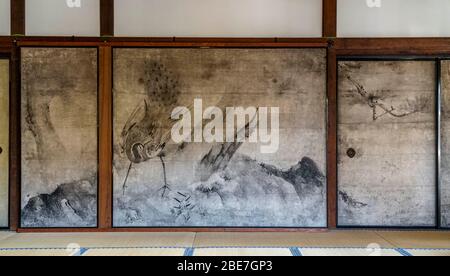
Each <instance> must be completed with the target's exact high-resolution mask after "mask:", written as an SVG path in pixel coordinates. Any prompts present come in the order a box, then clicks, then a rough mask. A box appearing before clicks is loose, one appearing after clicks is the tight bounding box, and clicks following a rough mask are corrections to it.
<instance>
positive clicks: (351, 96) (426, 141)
mask: <svg viewBox="0 0 450 276" xmlns="http://www.w3.org/2000/svg"><path fill="white" fill-rule="evenodd" d="M338 66H339V68H338V74H339V77H338V78H339V79H338V93H339V98H338V105H339V115H338V116H339V117H338V148H339V149H338V152H339V153H338V189H339V191H338V224H339V226H381V227H433V226H436V206H437V204H436V200H437V199H436V194H437V190H436V186H437V185H436V166H437V164H436V64H435V62H434V61H405V60H397V61H369V60H359V61H358V60H353V61H340V62H339V64H338Z"/></svg>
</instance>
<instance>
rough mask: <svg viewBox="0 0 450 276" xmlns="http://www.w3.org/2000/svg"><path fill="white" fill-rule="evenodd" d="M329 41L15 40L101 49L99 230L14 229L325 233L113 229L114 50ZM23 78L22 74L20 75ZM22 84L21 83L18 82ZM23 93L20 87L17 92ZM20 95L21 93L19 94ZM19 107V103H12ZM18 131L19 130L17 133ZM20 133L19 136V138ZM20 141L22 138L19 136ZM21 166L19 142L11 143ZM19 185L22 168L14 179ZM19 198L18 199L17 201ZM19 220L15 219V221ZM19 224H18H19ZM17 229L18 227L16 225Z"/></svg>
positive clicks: (316, 45)
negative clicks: (116, 48) (121, 48)
mask: <svg viewBox="0 0 450 276" xmlns="http://www.w3.org/2000/svg"><path fill="white" fill-rule="evenodd" d="M328 45H329V44H328V41H327V40H326V39H321V38H319V39H277V38H271V39H253V38H237V39H228V38H209V39H203V38H111V39H108V40H103V39H100V38H56V37H53V38H52V37H47V38H40V37H39V38H33V37H21V38H16V40H15V45H14V46H13V47H12V48H13V49H15V51H17V52H18V51H19V50H20V48H21V47H33V46H34V47H98V48H99V191H98V193H99V202H98V205H99V218H98V222H99V225H98V226H99V227H98V228H95V229H93V228H56V229H51V228H50V229H49V228H45V229H39V228H32V229H28V228H27V229H23V228H17V227H15V228H14V227H12V229H15V230H17V231H18V232H161V231H167V232H186V231H188V232H192V231H194V232H229V231H232V232H235V231H239V232H255V231H258V232H297V231H308V232H310V231H314V232H316V231H323V230H325V229H324V228H318V229H309V228H308V229H301V228H113V227H112V220H111V217H112V66H111V65H112V48H113V47H158V48H161V47H165V48H174V47H176V48H180V47H181V48H324V49H326V48H327V47H328ZM18 74H20V70H19V72H18ZM18 83H20V82H18ZM18 89H19V90H20V87H19V88H18ZM19 93H20V91H19ZM12 105H18V106H17V107H16V108H18V109H19V111H20V101H19V102H16V103H12ZM15 120H17V121H15V122H13V124H14V125H16V126H17V125H19V126H20V113H19V114H17V116H16V117H15ZM16 131H17V130H16ZM18 131H19V132H17V133H16V135H20V127H19V129H18ZM19 137H20V136H19ZM12 141H14V142H12V143H13V144H14V145H13V147H15V148H18V149H19V150H18V151H17V153H16V158H17V160H18V162H16V163H17V165H19V166H20V141H18V140H17V139H16V140H12ZM15 178H16V179H18V181H19V183H20V167H18V170H17V175H16V176H15ZM17 196H18V197H17ZM19 203H20V195H19V194H18V195H16V200H14V202H13V204H12V205H14V208H15V209H16V210H18V211H17V214H19V212H20V207H19V206H18V205H19ZM18 218H19V216H17V218H15V219H16V220H17V219H18ZM16 223H17V222H16ZM17 225H18V224H17Z"/></svg>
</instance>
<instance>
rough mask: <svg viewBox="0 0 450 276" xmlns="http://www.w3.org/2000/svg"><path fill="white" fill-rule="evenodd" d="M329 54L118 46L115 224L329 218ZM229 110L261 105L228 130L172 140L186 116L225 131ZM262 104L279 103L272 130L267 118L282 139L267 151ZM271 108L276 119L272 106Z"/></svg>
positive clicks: (281, 223) (310, 222) (302, 223)
mask: <svg viewBox="0 0 450 276" xmlns="http://www.w3.org/2000/svg"><path fill="white" fill-rule="evenodd" d="M325 54H326V53H325V51H323V50H320V49H278V50H277V49H163V48H161V49H159V48H151V49H128V48H120V49H115V50H114V55H113V56H114V66H113V94H114V95H113V96H114V106H113V117H114V118H113V121H114V126H113V127H114V162H113V165H114V166H113V169H114V204H113V205H114V208H113V218H114V219H113V223H114V226H115V227H242V226H249V227H251V226H253V227H323V226H326V185H325V183H326V176H325V174H324V171H325V153H326V150H325V148H326V147H325V144H326V143H325V136H326V131H325V129H326V124H325V122H326V120H325V117H326V116H325V114H326V113H325V102H326V97H325V95H326V93H325V92H326V70H325V69H326V59H325V57H326V55H325ZM197 99H201V100H202V102H203V103H204V105H203V106H204V107H205V108H206V107H209V108H206V109H205V111H204V113H203V115H201V116H202V117H201V118H200V119H198V117H196V116H193V117H192V118H191V116H190V114H191V113H194V114H197V113H195V112H196V105H195V103H196V100H197ZM177 107H185V108H183V109H179V110H180V111H175V110H177ZM210 107H217V109H216V113H214V114H215V115H214V116H209V114H207V115H205V114H206V113H207V112H206V110H211V108H210ZM230 107H255V108H254V109H253V111H256V113H254V114H253V115H251V114H250V115H248V116H247V117H246V121H245V123H244V124H242V125H239V124H236V125H233V135H234V137H233V138H235V139H231V140H229V139H228V137H229V136H227V139H225V140H222V139H216V140H214V141H212V142H211V141H209V142H206V139H204V140H198V138H199V137H198V136H197V137H196V134H195V132H194V133H188V134H186V135H189V138H188V139H186V140H183V142H179V141H175V139H174V138H173V137H172V130H173V128H174V126H175V125H177V124H180V122H181V121H182V120H181V118H183V120H188V124H189V125H190V126H191V125H192V127H193V129H197V128H198V127H200V128H202V127H204V129H207V128H208V127H207V126H208V125H209V124H210V123H211V122H212V121H215V122H216V123H217V122H219V123H218V124H216V128H215V129H214V131H211V132H212V133H214V134H215V135H217V133H221V132H222V133H225V131H224V130H223V129H221V128H226V127H228V124H229V121H228V120H227V118H228V109H229V108H230ZM266 107H271V108H272V107H276V110H279V112H280V114H279V121H280V129H279V130H278V129H275V127H276V125H275V124H274V121H271V120H270V119H269V120H268V129H267V131H266V132H268V133H273V132H275V131H278V132H279V140H280V141H279V142H280V144H279V149H278V150H277V151H275V152H271V153H264V152H262V151H260V149H261V145H263V144H264V143H265V142H267V141H263V140H264V139H260V138H261V137H263V136H262V135H263V133H262V132H261V131H259V127H260V126H261V125H263V123H264V122H266V121H267V120H264V117H261V114H264V113H263V112H262V110H263V108H266ZM268 110H270V112H269V113H270V114H266V115H267V117H268V118H272V119H273V118H274V115H273V114H272V112H274V110H275V109H270V108H269V109H268ZM174 112H175V114H174ZM176 112H179V113H178V114H176ZM188 113H189V114H188ZM223 114H225V115H223ZM174 115H176V116H174ZM225 117H227V118H225ZM174 118H175V119H174ZM186 118H189V119H186ZM266 119H267V118H266ZM237 121H239V120H237ZM191 123H192V124H191ZM222 123H223V124H222ZM266 123H267V122H266ZM225 124H226V126H225ZM217 125H219V126H220V127H217ZM255 126H256V128H255ZM278 132H277V133H278ZM191 135H192V136H191ZM227 135H228V133H227ZM216 137H217V136H216ZM219 137H220V135H219ZM237 137H244V138H245V139H244V140H240V139H237ZM250 137H256V138H258V139H260V140H258V141H254V142H253V143H251V142H249V140H250V139H249V138H250ZM201 138H202V137H200V139H201ZM286 210H291V211H290V212H286Z"/></svg>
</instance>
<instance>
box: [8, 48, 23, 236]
mask: <svg viewBox="0 0 450 276" xmlns="http://www.w3.org/2000/svg"><path fill="white" fill-rule="evenodd" d="M10 72H11V75H10V78H11V82H10V83H11V86H10V89H11V90H10V110H9V112H10V116H9V131H10V132H9V139H10V146H9V153H10V155H9V227H10V230H12V231H16V230H17V229H18V228H19V227H20V221H19V220H20V207H21V206H20V205H21V195H20V183H21V173H20V171H21V169H20V167H21V142H20V141H21V128H20V125H21V123H20V93H21V91H20V90H21V89H20V48H18V47H16V46H14V47H13V48H12V51H11V70H10Z"/></svg>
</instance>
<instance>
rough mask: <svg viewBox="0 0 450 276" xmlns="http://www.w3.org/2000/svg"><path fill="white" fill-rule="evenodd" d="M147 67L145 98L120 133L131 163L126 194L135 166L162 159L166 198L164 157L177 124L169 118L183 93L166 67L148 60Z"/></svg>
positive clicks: (168, 187)
mask: <svg viewBox="0 0 450 276" xmlns="http://www.w3.org/2000/svg"><path fill="white" fill-rule="evenodd" d="M144 67H145V68H144V70H145V76H144V78H143V79H141V81H142V82H143V83H144V86H145V92H146V99H145V100H144V101H143V103H140V104H139V105H138V107H136V109H135V110H134V111H133V113H132V114H131V115H130V117H129V118H128V121H127V122H126V124H125V126H124V128H123V131H122V134H121V138H122V150H123V152H124V153H125V154H126V156H127V158H128V160H129V161H130V165H129V167H128V170H127V174H126V176H125V180H124V183H123V192H124V193H125V190H126V188H127V181H128V177H129V174H130V171H131V169H132V166H133V164H139V163H142V162H145V161H148V160H151V159H159V160H160V161H161V164H162V168H163V173H164V185H163V186H162V188H161V189H159V190H160V191H162V197H164V196H165V195H166V193H167V191H170V186H169V184H168V183H167V173H166V164H165V162H164V157H165V156H166V154H167V152H166V150H167V148H166V146H167V144H168V142H169V141H170V138H171V135H170V130H171V128H172V126H173V124H174V123H175V121H174V120H172V119H171V118H170V115H171V113H172V110H173V109H174V108H175V107H176V106H177V103H178V96H179V94H180V90H179V88H178V81H177V80H176V77H175V76H174V75H173V74H172V72H170V71H169V70H167V69H166V68H165V67H164V65H162V64H160V63H158V62H154V61H149V62H145V63H144Z"/></svg>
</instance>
